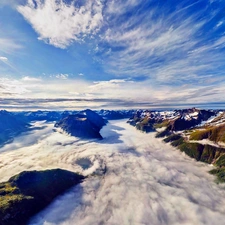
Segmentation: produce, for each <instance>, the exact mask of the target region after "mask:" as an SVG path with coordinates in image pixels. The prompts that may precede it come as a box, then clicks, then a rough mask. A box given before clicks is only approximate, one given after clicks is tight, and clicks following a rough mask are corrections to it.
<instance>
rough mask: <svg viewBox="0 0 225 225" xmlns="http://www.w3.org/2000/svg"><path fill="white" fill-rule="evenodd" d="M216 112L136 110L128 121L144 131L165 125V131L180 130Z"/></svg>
mask: <svg viewBox="0 0 225 225" xmlns="http://www.w3.org/2000/svg"><path fill="white" fill-rule="evenodd" d="M216 114H217V111H213V110H200V109H196V108H192V109H184V110H174V111H162V112H160V111H148V110H138V111H137V112H136V113H135V114H134V115H133V117H131V118H130V119H129V120H128V123H130V124H131V125H133V126H136V128H137V129H139V130H142V131H145V132H151V131H155V130H156V128H159V127H165V126H166V127H167V131H171V132H172V131H182V130H186V129H190V128H191V127H195V126H197V125H199V124H201V123H202V122H204V121H207V120H208V119H209V118H210V117H212V116H215V115H216Z"/></svg>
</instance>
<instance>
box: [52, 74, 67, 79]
mask: <svg viewBox="0 0 225 225" xmlns="http://www.w3.org/2000/svg"><path fill="white" fill-rule="evenodd" d="M55 77H56V78H58V79H62V80H66V79H68V77H69V75H68V74H57V75H55Z"/></svg>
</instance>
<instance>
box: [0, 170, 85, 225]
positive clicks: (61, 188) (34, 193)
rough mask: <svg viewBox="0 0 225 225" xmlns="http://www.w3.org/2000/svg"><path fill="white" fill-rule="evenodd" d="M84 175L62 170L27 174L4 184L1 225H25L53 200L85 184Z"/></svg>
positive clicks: (0, 187)
mask: <svg viewBox="0 0 225 225" xmlns="http://www.w3.org/2000/svg"><path fill="white" fill-rule="evenodd" d="M83 179H84V177H83V176H82V175H79V174H76V173H73V172H70V171H67V170H61V169H53V170H45V171H25V172H22V173H20V174H18V175H16V176H13V177H11V178H10V179H9V181H8V182H3V183H0V224H2V225H3V224H4V225H24V224H26V222H27V221H28V220H29V218H30V217H31V216H33V215H34V214H36V213H38V212H39V211H40V210H42V209H43V208H45V207H46V206H47V205H48V204H49V203H51V202H52V201H53V199H54V198H55V197H56V196H58V195H60V194H62V193H64V192H65V191H66V190H68V189H69V188H71V187H72V186H74V185H76V184H78V183H80V182H82V180H83Z"/></svg>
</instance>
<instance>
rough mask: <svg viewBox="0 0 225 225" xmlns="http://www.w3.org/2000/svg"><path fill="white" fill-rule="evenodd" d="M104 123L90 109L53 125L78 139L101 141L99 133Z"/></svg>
mask: <svg viewBox="0 0 225 225" xmlns="http://www.w3.org/2000/svg"><path fill="white" fill-rule="evenodd" d="M105 124H106V121H105V120H104V119H103V118H102V117H101V116H99V115H98V114H97V113H95V112H93V111H91V110H90V109H87V110H84V111H81V112H79V113H77V114H75V115H69V116H67V117H66V118H63V119H62V120H60V121H59V122H57V123H56V124H55V127H60V128H62V129H63V130H64V131H66V132H67V133H68V134H70V135H72V136H75V137H80V138H98V139H102V136H101V134H100V133H99V132H100V130H101V128H102V127H103V126H104V125H105Z"/></svg>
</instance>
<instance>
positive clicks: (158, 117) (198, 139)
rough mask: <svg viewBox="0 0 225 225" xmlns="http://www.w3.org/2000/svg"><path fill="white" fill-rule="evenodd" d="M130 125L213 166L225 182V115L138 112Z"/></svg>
mask: <svg viewBox="0 0 225 225" xmlns="http://www.w3.org/2000/svg"><path fill="white" fill-rule="evenodd" d="M128 123H130V124H131V125H133V126H135V127H136V128H137V129H139V130H142V131H144V132H151V131H157V130H158V128H161V129H160V131H159V132H157V134H156V137H160V138H163V140H164V141H165V142H168V143H171V145H173V146H175V147H177V148H178V149H180V150H181V151H182V152H185V153H186V154H187V155H189V156H190V157H192V158H195V159H196V160H197V161H202V162H205V163H210V164H214V165H215V166H216V167H217V169H214V170H212V171H211V173H212V174H215V175H217V177H218V180H219V181H221V182H225V112H223V111H218V110H200V109H196V108H192V109H184V110H175V111H167V112H151V111H147V110H145V111H142V110H139V111H137V112H136V113H135V115H134V116H133V117H132V118H130V119H129V120H128Z"/></svg>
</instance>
